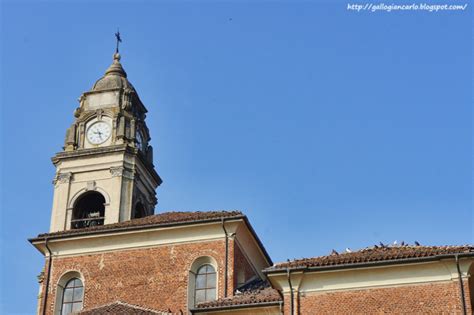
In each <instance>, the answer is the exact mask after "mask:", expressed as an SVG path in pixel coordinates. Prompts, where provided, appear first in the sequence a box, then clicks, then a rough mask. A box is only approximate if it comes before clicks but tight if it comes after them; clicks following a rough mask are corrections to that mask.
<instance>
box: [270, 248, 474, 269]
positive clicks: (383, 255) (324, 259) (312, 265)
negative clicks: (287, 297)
mask: <svg viewBox="0 0 474 315" xmlns="http://www.w3.org/2000/svg"><path fill="white" fill-rule="evenodd" d="M454 255H459V256H474V246H472V245H460V246H421V245H408V244H407V245H405V244H404V245H390V246H388V245H383V244H381V245H380V246H373V247H367V248H364V249H361V250H358V251H353V252H351V251H350V250H349V249H348V250H347V251H346V252H343V253H337V252H336V251H334V250H333V252H332V253H331V254H330V255H327V256H320V257H313V258H302V259H295V260H291V261H290V260H289V261H287V262H281V263H277V264H275V265H273V266H272V267H269V268H267V269H265V270H264V272H265V273H272V272H281V271H285V270H287V268H290V269H309V270H311V269H331V268H343V267H355V266H357V265H363V266H366V265H369V264H381V263H402V262H415V261H418V260H425V261H426V260H438V259H442V258H450V257H453V256H454Z"/></svg>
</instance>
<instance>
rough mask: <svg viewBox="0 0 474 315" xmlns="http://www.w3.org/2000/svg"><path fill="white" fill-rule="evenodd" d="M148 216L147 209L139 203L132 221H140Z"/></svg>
mask: <svg viewBox="0 0 474 315" xmlns="http://www.w3.org/2000/svg"><path fill="white" fill-rule="evenodd" d="M145 216H146V211H145V207H144V206H143V204H142V203H141V202H137V204H136V205H135V210H134V211H133V217H132V219H138V218H143V217H145Z"/></svg>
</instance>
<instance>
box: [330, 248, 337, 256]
mask: <svg viewBox="0 0 474 315" xmlns="http://www.w3.org/2000/svg"><path fill="white" fill-rule="evenodd" d="M331 255H339V253H338V252H337V251H336V250H335V249H333V250H332V251H331Z"/></svg>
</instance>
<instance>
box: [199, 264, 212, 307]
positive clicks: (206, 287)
mask: <svg viewBox="0 0 474 315" xmlns="http://www.w3.org/2000/svg"><path fill="white" fill-rule="evenodd" d="M195 283H196V284H195V289H194V304H195V305H196V304H198V303H201V302H205V301H211V300H215V299H216V270H215V269H214V267H213V266H212V265H209V264H206V265H203V266H201V267H199V269H198V271H197V273H196V282H195Z"/></svg>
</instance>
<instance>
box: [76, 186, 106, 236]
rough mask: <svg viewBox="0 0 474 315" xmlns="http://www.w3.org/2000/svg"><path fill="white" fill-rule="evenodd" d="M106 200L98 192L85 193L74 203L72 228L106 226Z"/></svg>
mask: <svg viewBox="0 0 474 315" xmlns="http://www.w3.org/2000/svg"><path fill="white" fill-rule="evenodd" d="M104 216H105V198H104V196H102V194H100V193H98V192H96V191H90V192H86V193H84V194H83V195H82V196H80V197H79V199H78V200H77V201H76V202H75V203H74V208H73V211H72V220H71V228H72V229H81V228H86V227H91V226H96V225H103V224H104Z"/></svg>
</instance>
